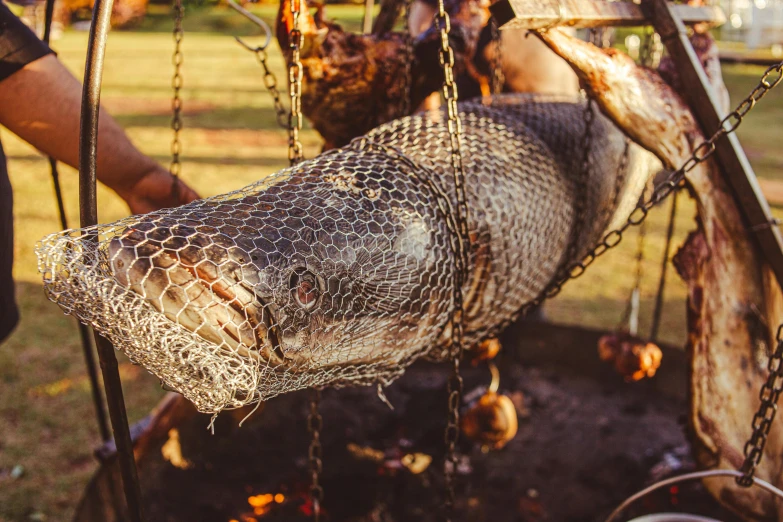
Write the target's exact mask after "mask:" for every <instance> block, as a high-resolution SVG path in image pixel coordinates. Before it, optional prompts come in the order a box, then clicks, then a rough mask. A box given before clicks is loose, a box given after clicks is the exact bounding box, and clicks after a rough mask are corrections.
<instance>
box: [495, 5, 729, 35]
mask: <svg viewBox="0 0 783 522" xmlns="http://www.w3.org/2000/svg"><path fill="white" fill-rule="evenodd" d="M489 9H490V11H491V12H492V15H493V16H494V17H495V18H496V19H497V21H498V23H499V24H500V26H501V28H502V29H509V28H517V29H550V28H552V27H557V26H569V27H579V28H583V27H599V26H600V27H607V26H638V25H650V21H649V19H648V18H647V17H645V15H644V12H643V10H642V7H641V6H640V5H637V4H634V3H632V2H607V1H606V0H559V1H549V2H541V1H540V0H498V1H497V2H495V3H494V4H492V5H491V6H490V8H489ZM672 12H673V13H674V14H675V15H676V16H677V18H678V19H679V20H681V21H682V22H683V23H684V24H688V25H690V24H697V23H699V24H707V25H709V26H717V25H722V24H723V23H725V22H726V15H725V14H724V13H723V11H722V10H721V8H720V7H717V6H700V7H691V6H688V5H680V4H677V5H672Z"/></svg>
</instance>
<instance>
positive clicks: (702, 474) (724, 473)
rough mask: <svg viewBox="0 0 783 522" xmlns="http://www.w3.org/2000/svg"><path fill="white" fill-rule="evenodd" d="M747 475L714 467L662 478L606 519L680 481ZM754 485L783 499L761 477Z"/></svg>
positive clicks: (607, 521) (631, 497)
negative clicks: (646, 496) (654, 492)
mask: <svg viewBox="0 0 783 522" xmlns="http://www.w3.org/2000/svg"><path fill="white" fill-rule="evenodd" d="M744 476H745V475H744V474H743V473H741V472H739V471H737V470H733V469H714V470H709V471H696V472H693V473H686V474H684V475H678V476H676V477H671V478H668V479H665V480H661V481H659V482H656V483H655V484H653V485H652V486H649V487H646V488H644V489H643V490H641V491H639V492H638V493H634V494H633V495H631V496H630V497H628V498H627V499H626V500H625V501H624V502H623V503H622V504H620V505H619V506H618V507H617V509H615V510H614V511H612V514H611V515H609V516H608V517H607V519H606V522H614V521H615V520H617V517H618V516H619V515H620V513H622V512H623V511H625V509H626V508H627V507H628V506H630V505H631V504H633V503H634V502H636V501H637V500H639V499H640V498H642V497H643V496H645V495H648V494H650V493H652V492H653V491H655V490H657V489H660V488H663V487H666V486H671V485H672V484H679V483H680V482H687V481H690V480H697V479H704V478H710V477H744ZM753 485H754V486H758V487H760V488H761V489H763V490H765V491H769V492H770V493H772V494H773V495H775V496H776V497H778V498H780V499H783V491H781V490H779V489H778V488H776V487H775V486H773V485H772V484H770V483H769V482H767V481H764V480H761V479H759V478H756V477H753Z"/></svg>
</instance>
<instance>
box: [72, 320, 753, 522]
mask: <svg viewBox="0 0 783 522" xmlns="http://www.w3.org/2000/svg"><path fill="white" fill-rule="evenodd" d="M599 336H600V332H593V331H588V330H584V329H580V328H567V327H566V328H564V327H561V326H552V325H547V324H543V323H542V324H532V325H525V326H524V327H522V326H520V327H516V328H514V329H512V331H509V332H508V333H507V335H506V339H505V340H504V346H505V350H504V352H502V354H501V356H500V357H499V358H498V365H499V367H500V371H501V376H502V377H501V391H504V392H505V393H507V394H508V395H509V396H510V397H511V399H512V400H513V402H514V404H515V406H516V408H517V411H518V414H519V417H520V422H519V433H518V434H517V436H516V438H515V439H514V440H512V441H511V442H510V443H509V444H508V445H507V446H506V447H505V448H504V449H503V450H500V451H493V452H489V453H484V452H482V451H481V449H480V448H478V447H475V446H474V445H472V444H471V443H470V442H469V441H466V440H464V438H463V440H462V455H463V457H462V460H461V461H460V464H459V467H458V475H459V481H458V498H459V501H458V507H457V513H458V516H457V518H456V520H459V521H465V522H467V521H471V522H472V521H488V520H493V521H539V520H541V521H543V520H552V521H559V522H561V521H562V522H566V521H580V522H584V521H592V520H603V518H602V517H605V516H606V515H607V514H608V512H609V511H611V509H612V508H614V507H615V506H616V505H617V504H618V503H619V502H620V501H622V500H623V499H624V498H625V497H626V496H628V495H629V494H631V493H633V492H634V491H636V490H638V489H639V488H641V487H643V486H644V485H646V484H648V483H649V482H650V481H651V480H653V479H660V478H662V477H665V476H668V475H671V474H673V473H675V472H682V471H685V470H688V469H692V463H691V461H690V457H689V450H688V446H687V441H686V437H685V434H684V427H683V423H682V416H683V414H684V412H685V401H684V393H685V382H686V381H685V354H684V352H682V351H681V350H677V349H673V348H671V347H663V351H664V358H663V365H662V367H661V370H660V372H659V374H658V375H657V376H656V377H655V378H654V379H651V380H649V381H643V382H639V383H633V384H628V383H626V382H624V381H623V379H622V378H621V377H620V376H619V375H616V374H615V373H614V371H613V370H612V368H611V367H610V366H608V365H604V364H603V363H601V362H600V360H599V359H598V356H597V354H596V343H597V341H598V338H599ZM448 371H449V370H448V366H447V365H433V364H429V363H419V364H416V365H414V366H413V367H412V368H411V369H410V370H409V371H408V372H407V373H406V374H405V375H404V376H403V377H402V378H401V379H399V381H397V382H395V383H394V384H393V385H392V386H390V387H389V388H387V389H386V390H384V393H385V394H386V396H387V397H388V399H389V401H390V403H391V404H392V405H393V406H394V410H391V409H390V408H389V407H388V406H387V405H386V404H384V402H382V401H381V400H380V399H379V398H378V395H377V391H376V390H375V389H372V388H353V389H343V390H325V392H324V398H323V402H322V406H321V410H322V414H323V417H324V426H325V429H324V431H323V432H322V433H323V435H322V440H323V445H324V474H323V476H322V484H323V485H324V488H325V491H326V500H325V504H324V510H325V512H326V517H325V519H326V520H329V521H340V522H348V521H350V522H360V521H361V522H370V521H383V522H387V521H388V522H392V521H395V522H396V521H421V522H429V521H435V520H439V515H440V510H439V506H440V502H441V500H440V499H441V497H442V471H441V462H442V457H443V451H444V447H443V446H444V445H443V428H444V423H445V418H446V411H445V409H446V408H445V404H446V396H445V387H446V385H445V379H446V376H447V374H448ZM464 376H465V383H466V394H467V396H468V397H467V398H468V399H470V398H471V395H472V396H473V397H477V396H478V395H479V394H480V393H481V391H482V389H483V387H485V386H486V385H487V384H488V382H489V374H488V372H487V369H486V368H485V367H484V366H479V367H476V368H469V369H466V371H465V373H464ZM308 398H309V395H308V394H307V393H306V392H305V393H291V394H287V395H284V396H282V397H279V398H277V399H274V400H272V401H270V402H268V403H267V404H265V405H264V406H263V407H262V408H259V411H257V412H256V413H255V414H253V415H252V416H251V417H250V418H249V419H248V420H247V421H246V422H245V423H244V424H243V426H242V427H238V422H239V421H240V420H241V419H242V417H244V416H245V415H246V414H247V413H248V411H245V410H243V411H240V412H233V413H231V414H223V415H221V416H220V417H218V419H217V421H216V422H215V435H211V434H210V433H209V432H208V431H207V430H206V427H207V425H208V423H209V417H208V416H206V415H201V414H198V413H196V412H195V411H194V410H193V408H192V407H191V406H189V404H187V403H186V402H185V401H184V400H182V399H181V398H180V397H179V396H175V395H172V396H170V397H169V398H168V399H167V400H166V401H164V404H163V405H162V407H161V409H160V410H159V411H158V412H157V413H156V414H155V415H153V416H151V417H150V418H149V419H148V421H147V422H146V423H144V424H142V425H141V426H140V428H139V435H138V436H137V437H136V439H137V442H136V453H137V460H138V463H139V475H140V482H141V485H142V497H143V499H144V505H145V510H146V512H147V516H148V517H149V519H150V520H156V521H166V522H179V521H183V522H184V521H188V522H197V521H210V522H212V521H216V522H217V521H220V522H231V521H237V522H252V521H256V522H258V521H261V520H263V521H287V522H296V521H305V520H309V518H308V516H309V515H310V513H311V505H310V504H309V501H308V484H309V476H308V473H307V462H306V454H307V446H308V435H307V429H306V426H305V418H306V411H307V407H308V402H307V401H308ZM103 458H104V461H105V462H104V464H103V466H102V467H101V470H100V471H99V472H98V474H97V475H96V476H95V477H94V479H93V481H92V482H91V484H90V486H89V487H88V490H87V492H86V494H85V497H84V499H83V500H82V503H81V505H80V507H79V509H78V512H77V515H76V517H75V521H77V522H93V521H99V520H100V521H107V522H111V521H115V520H117V521H119V520H124V519H123V515H122V514H121V513H120V514H118V513H116V512H115V509H114V508H113V507H112V506H113V505H117V504H121V503H122V494H121V488H120V484H121V483H120V479H119V474H118V472H117V470H116V462H115V459H114V457H113V454H112V453H111V448H108V449H107V448H104V451H103ZM636 509H637V511H635V512H634V513H629V514H628V515H629V516H628V518H632V517H633V516H641V515H643V514H645V513H650V512H658V511H670V512H671V511H677V512H693V513H698V514H700V515H704V516H710V517H713V518H718V519H720V520H722V521H726V522H733V521H735V520H739V519H737V518H735V517H733V516H732V515H731V514H728V513H726V512H725V511H723V510H722V509H721V508H720V507H719V506H718V505H717V504H716V503H715V502H714V501H713V500H712V499H711V498H710V497H709V496H708V495H707V494H706V493H705V492H704V491H703V490H702V489H701V487H700V486H699V485H690V486H687V487H682V488H679V489H677V488H673V489H670V490H668V491H666V492H664V493H661V494H659V495H658V496H653V497H649V498H648V499H647V500H646V502H642V503H641V505H639V506H637V508H636Z"/></svg>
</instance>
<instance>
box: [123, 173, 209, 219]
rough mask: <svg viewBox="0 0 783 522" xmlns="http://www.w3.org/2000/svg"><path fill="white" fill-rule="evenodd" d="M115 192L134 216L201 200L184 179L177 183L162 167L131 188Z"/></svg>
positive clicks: (177, 180)
mask: <svg viewBox="0 0 783 522" xmlns="http://www.w3.org/2000/svg"><path fill="white" fill-rule="evenodd" d="M174 183H176V186H175V185H174ZM115 190H116V192H117V194H119V195H120V197H121V198H122V199H124V200H125V202H126V203H127V204H128V207H130V210H131V213H133V214H146V213H147V212H152V211H154V210H160V209H162V208H171V207H178V206H180V205H184V204H186V203H190V202H191V201H193V200H196V199H199V198H200V196H199V195H198V194H197V193H196V192H195V191H194V190H193V189H192V188H190V187H189V186H187V184H185V182H184V181H182V179H180V178H177V179H176V181H175V180H174V177H173V176H172V175H171V174H170V173H169V171H167V170H166V169H164V168H163V167H161V166H160V165H156V167H155V168H153V169H152V170H150V171H148V172H147V173H145V174H144V175H143V176H142V177H141V178H139V180H138V181H137V182H136V183H135V184H134V185H132V186H131V187H129V188H125V189H115Z"/></svg>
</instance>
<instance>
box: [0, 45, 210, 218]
mask: <svg viewBox="0 0 783 522" xmlns="http://www.w3.org/2000/svg"><path fill="white" fill-rule="evenodd" d="M81 92H82V86H81V84H80V83H79V81H78V80H76V78H74V76H73V75H72V74H71V73H70V72H69V71H68V70H67V69H66V68H65V67H64V66H63V65H62V63H60V61H59V60H58V59H57V58H56V57H55V56H53V55H46V56H44V57H42V58H40V59H38V60H35V61H33V62H30V63H28V64H27V65H25V66H24V67H23V68H22V69H20V70H19V71H17V72H15V73H14V74H12V75H11V76H9V77H8V78H6V79H4V80H2V81H0V123H1V124H3V125H4V126H6V127H7V128H8V129H9V130H10V131H11V132H13V133H14V134H16V135H18V136H19V137H20V138H22V139H23V140H25V141H27V142H29V143H30V144H31V145H33V146H34V147H36V148H37V149H38V150H40V151H42V152H44V153H46V154H48V155H50V156H52V157H53V158H55V159H57V160H59V161H62V162H63V163H66V164H68V165H71V166H72V167H76V166H77V164H78V160H79V124H80V107H81ZM98 179H99V180H100V181H101V182H103V183H104V184H106V185H107V186H108V187H110V188H111V189H113V190H114V191H116V192H117V194H119V195H120V197H122V198H123V199H124V200H125V201H126V202H127V203H128V206H129V207H130V209H131V212H133V213H143V212H149V211H152V210H156V209H159V208H165V207H172V206H177V205H181V204H184V203H188V202H190V201H193V200H194V199H198V195H197V194H196V193H195V192H194V191H193V190H192V189H191V188H190V187H188V186H187V185H186V184H185V183H183V182H182V181H179V182H178V185H179V186H178V189H179V190H177V191H174V193H175V194H176V193H178V195H179V197H178V198H175V197H172V190H171V189H172V183H173V177H172V176H171V175H170V174H169V172H168V171H167V170H166V169H164V168H163V167H161V166H160V165H159V164H158V163H157V162H155V161H154V160H152V159H151V158H149V157H147V156H145V155H144V154H142V153H141V152H140V151H139V150H138V149H136V147H134V145H133V144H132V143H131V142H130V140H129V139H128V137H127V136H126V135H125V132H124V131H123V130H122V129H121V128H120V126H119V125H118V124H117V122H116V121H115V120H114V119H113V118H112V117H111V116H110V115H109V114H108V113H107V112H106V111H105V110H101V114H100V119H99V127H98Z"/></svg>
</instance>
